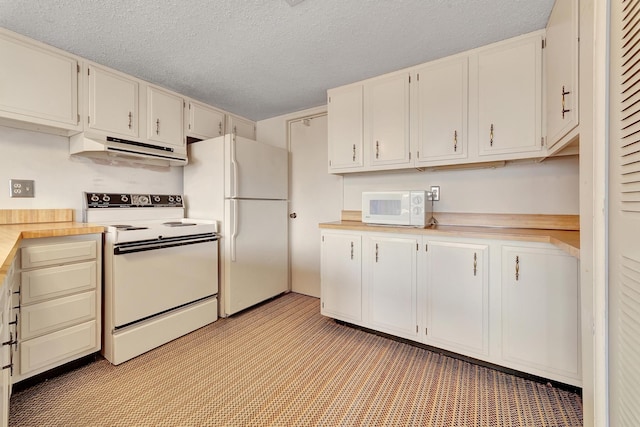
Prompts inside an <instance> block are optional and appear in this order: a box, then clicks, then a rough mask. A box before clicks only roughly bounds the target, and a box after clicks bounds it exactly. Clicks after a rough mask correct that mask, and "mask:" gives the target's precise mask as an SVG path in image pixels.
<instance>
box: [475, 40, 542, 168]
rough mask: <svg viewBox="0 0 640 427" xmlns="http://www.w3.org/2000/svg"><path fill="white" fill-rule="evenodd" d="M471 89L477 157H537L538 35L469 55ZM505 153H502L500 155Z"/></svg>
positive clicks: (539, 106)
mask: <svg viewBox="0 0 640 427" xmlns="http://www.w3.org/2000/svg"><path fill="white" fill-rule="evenodd" d="M470 61H472V62H471V64H473V65H472V68H473V72H472V73H471V75H472V76H474V78H475V81H474V84H475V85H476V91H477V94H475V99H474V102H473V105H474V106H475V110H474V113H475V114H476V115H477V128H476V135H477V141H478V152H479V156H480V159H481V161H484V160H494V159H493V158H484V159H482V158H483V157H490V156H495V155H503V156H497V159H512V158H520V157H536V156H540V155H541V154H540V152H541V150H542V140H541V138H542V62H541V61H542V34H541V33H535V34H534V35H528V36H522V37H517V38H515V39H512V40H509V41H506V42H502V43H497V44H496V45H493V46H492V47H490V48H486V49H481V50H479V51H477V53H476V54H474V55H472V56H471V57H470ZM505 155H506V156H505Z"/></svg>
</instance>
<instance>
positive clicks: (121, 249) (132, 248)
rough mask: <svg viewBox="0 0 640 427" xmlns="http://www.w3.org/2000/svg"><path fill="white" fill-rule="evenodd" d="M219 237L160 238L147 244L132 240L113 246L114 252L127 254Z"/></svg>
mask: <svg viewBox="0 0 640 427" xmlns="http://www.w3.org/2000/svg"><path fill="white" fill-rule="evenodd" d="M219 239H220V237H219V236H214V237H206V238H197V239H188V240H179V241H171V242H163V241H162V240H158V242H157V243H148V244H145V245H140V243H135V242H132V244H129V245H128V244H126V243H123V244H120V245H118V246H116V247H114V248H113V254H114V255H126V254H132V253H136V252H146V251H155V250H158V249H166V248H174V247H177V246H187V245H195V244H198V243H207V242H215V241H217V240H219Z"/></svg>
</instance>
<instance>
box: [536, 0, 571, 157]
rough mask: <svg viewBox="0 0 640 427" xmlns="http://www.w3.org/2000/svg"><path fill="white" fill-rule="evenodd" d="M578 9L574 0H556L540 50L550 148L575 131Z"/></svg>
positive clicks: (557, 147) (566, 140) (561, 146)
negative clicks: (542, 61) (543, 71)
mask: <svg viewBox="0 0 640 427" xmlns="http://www.w3.org/2000/svg"><path fill="white" fill-rule="evenodd" d="M579 9H580V4H579V1H578V0H562V1H556V3H555V5H554V7H553V10H552V11H551V16H550V17H549V22H548V24H547V32H546V41H545V48H544V50H543V52H544V64H545V73H546V76H545V77H546V92H545V93H546V97H545V100H546V113H547V115H546V118H547V147H548V148H549V149H552V148H553V149H554V150H556V149H560V148H563V147H564V146H565V145H566V143H568V142H571V140H572V139H573V138H574V137H575V136H576V135H577V126H578V117H579V116H578V51H579V43H578V38H579V28H578V21H579ZM556 144H557V146H556Z"/></svg>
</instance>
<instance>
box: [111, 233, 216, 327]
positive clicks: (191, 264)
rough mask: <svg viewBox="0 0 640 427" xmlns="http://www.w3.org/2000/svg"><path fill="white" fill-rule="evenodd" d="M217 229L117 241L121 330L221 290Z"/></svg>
mask: <svg viewBox="0 0 640 427" xmlns="http://www.w3.org/2000/svg"><path fill="white" fill-rule="evenodd" d="M218 239H219V237H218V236H217V235H215V234H213V235H211V234H203V235H196V236H181V237H171V238H167V239H162V240H151V241H139V242H127V243H121V244H115V245H114V249H113V263H112V278H113V282H112V289H113V299H114V302H113V305H112V307H113V318H114V326H115V328H116V329H118V328H122V327H125V326H127V325H130V324H132V323H134V322H137V321H140V320H143V319H146V318H148V317H151V316H153V315H156V314H160V313H163V312H166V311H169V310H172V309H175V308H178V307H181V306H183V305H185V304H189V303H191V302H194V301H198V300H201V299H204V298H207V297H210V296H212V295H214V294H217V293H218Z"/></svg>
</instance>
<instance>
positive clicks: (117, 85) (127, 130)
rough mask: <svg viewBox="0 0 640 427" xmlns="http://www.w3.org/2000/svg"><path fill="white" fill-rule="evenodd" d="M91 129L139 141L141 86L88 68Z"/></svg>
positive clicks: (103, 70)
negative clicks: (139, 93) (139, 91)
mask: <svg viewBox="0 0 640 427" xmlns="http://www.w3.org/2000/svg"><path fill="white" fill-rule="evenodd" d="M87 72H88V74H89V76H88V77H89V88H88V101H87V105H88V109H89V111H88V117H87V126H88V128H89V129H93V130H97V131H101V132H105V133H107V134H109V135H111V134H117V135H123V136H125V137H138V136H139V134H138V121H139V118H138V82H137V81H136V80H133V79H130V78H127V77H126V76H124V75H123V74H120V73H117V72H112V71H109V70H106V69H104V68H101V67H97V66H95V65H89V68H88V71H87Z"/></svg>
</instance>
